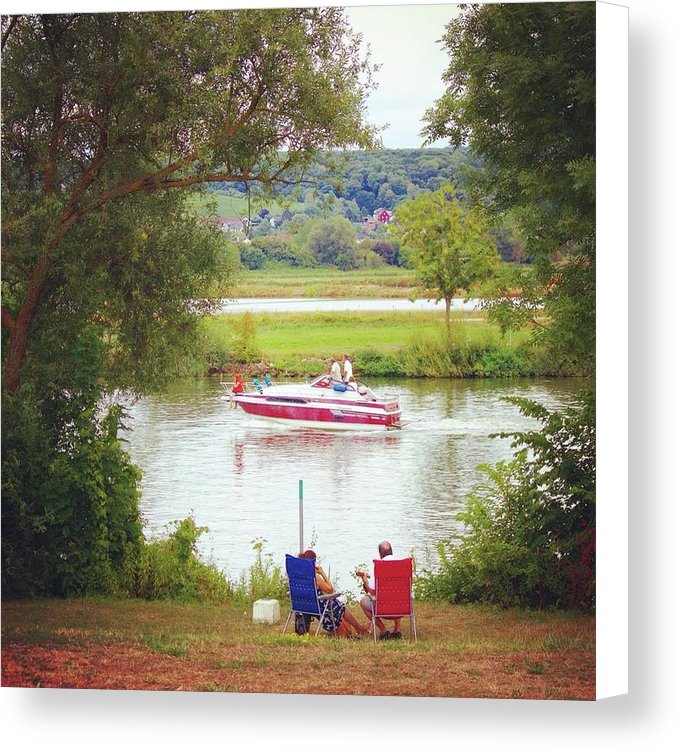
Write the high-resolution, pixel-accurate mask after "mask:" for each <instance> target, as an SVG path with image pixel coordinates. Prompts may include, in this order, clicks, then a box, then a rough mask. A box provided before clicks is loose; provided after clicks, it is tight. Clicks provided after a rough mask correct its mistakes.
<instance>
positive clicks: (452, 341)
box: [202, 310, 539, 377]
mask: <svg viewBox="0 0 678 750" xmlns="http://www.w3.org/2000/svg"><path fill="white" fill-rule="evenodd" d="M202 325H203V332H204V334H205V338H206V340H207V341H208V342H209V346H210V351H211V357H212V361H213V362H215V363H218V364H219V366H220V367H222V369H229V368H231V369H232V367H234V366H235V368H236V369H240V370H242V368H241V367H240V365H242V364H246V365H250V366H251V368H253V370H252V371H253V372H255V371H258V370H261V369H262V368H263V369H267V370H270V371H271V372H272V373H277V374H285V375H300V376H310V375H314V374H317V373H320V372H323V371H324V370H325V368H326V366H327V359H328V358H329V357H336V358H340V357H341V356H342V355H343V354H345V353H346V354H350V355H351V356H352V357H353V358H354V361H355V373H356V376H358V377H360V376H363V377H373V376H381V375H383V376H417V377H420V376H438V377H476V376H492V377H499V376H504V375H506V376H513V375H533V374H539V370H538V368H537V369H535V368H536V367H537V366H536V365H535V366H534V367H532V365H534V364H535V363H534V362H533V361H532V359H533V358H532V357H531V355H530V354H529V353H528V348H529V342H530V337H531V333H530V331H527V330H524V331H520V332H517V333H514V334H512V335H507V336H502V335H501V333H500V332H499V329H498V328H497V327H496V326H495V325H493V324H492V323H490V322H489V321H488V320H487V315H486V313H484V312H481V311H473V312H454V313H452V324H451V328H450V337H449V340H448V339H447V337H446V334H445V317H444V313H438V312H424V311H414V310H413V311H411V312H401V311H390V312H360V313H356V312H309V313H285V314H276V313H256V314H254V313H245V314H221V315H215V316H212V317H210V318H207V319H206V320H204V321H203V324H202ZM531 367H532V369H530V368H531Z"/></svg>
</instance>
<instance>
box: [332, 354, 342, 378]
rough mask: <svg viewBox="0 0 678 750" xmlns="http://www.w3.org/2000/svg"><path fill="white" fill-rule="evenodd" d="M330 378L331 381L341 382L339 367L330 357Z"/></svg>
mask: <svg viewBox="0 0 678 750" xmlns="http://www.w3.org/2000/svg"><path fill="white" fill-rule="evenodd" d="M330 376H331V378H332V380H338V381H341V367H339V363H338V362H337V360H336V359H335V358H334V357H330Z"/></svg>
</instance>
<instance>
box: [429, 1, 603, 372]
mask: <svg viewBox="0 0 678 750" xmlns="http://www.w3.org/2000/svg"><path fill="white" fill-rule="evenodd" d="M595 18H596V10H595V3H588V2H579V3H516V4H489V5H469V6H465V7H464V9H463V11H462V13H461V14H460V16H459V17H458V18H456V19H454V20H453V21H451V22H450V23H449V24H448V26H447V28H446V32H445V35H444V37H443V43H444V46H445V48H446V50H447V51H448V52H449V54H450V65H449V67H448V69H447V71H446V73H445V74H444V80H445V83H446V85H447V89H446V91H445V93H444V95H443V96H442V97H441V98H440V99H439V100H438V101H437V102H436V104H435V106H434V107H432V108H431V109H430V110H429V111H428V113H427V116H426V117H427V126H426V128H425V135H426V136H427V137H428V138H429V139H431V140H433V139H436V138H447V139H449V140H450V142H451V143H452V144H453V145H455V146H457V147H459V146H462V145H465V146H468V147H470V148H471V150H472V151H473V152H474V153H476V154H478V155H479V156H481V157H482V159H483V164H484V169H483V170H482V171H481V172H479V173H478V174H479V175H480V180H479V185H478V188H479V191H480V192H481V193H482V195H483V196H484V197H486V198H488V197H489V198H491V201H490V202H489V203H488V206H489V208H490V209H491V210H492V211H495V212H503V211H506V210H509V209H511V210H513V212H514V215H515V216H516V217H517V218H518V220H519V221H520V223H521V225H522V229H523V231H524V233H525V236H526V248H527V253H528V255H529V257H530V259H531V260H532V261H533V263H534V265H535V268H536V270H537V275H538V280H539V287H538V289H539V293H538V294H537V295H536V296H533V297H532V298H531V299H529V300H528V303H529V305H530V307H531V309H533V310H534V309H537V307H538V306H540V305H544V306H545V310H546V312H547V314H548V315H550V317H551V318H552V320H553V325H551V326H550V328H549V330H548V335H549V342H550V343H551V344H552V345H553V346H554V347H555V348H557V349H559V350H560V351H561V352H562V353H564V354H567V356H568V357H570V358H571V360H572V361H573V362H576V363H578V364H580V365H582V366H588V367H590V366H591V365H592V364H593V362H594V357H593V353H594V346H595V263H594V261H595V142H596V139H595ZM576 289H580V293H579V294H578V295H577V297H578V298H577V297H573V296H572V292H573V291H575V290H576ZM507 291H508V288H507ZM575 294H576V291H575Z"/></svg>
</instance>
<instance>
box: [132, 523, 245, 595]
mask: <svg viewBox="0 0 678 750" xmlns="http://www.w3.org/2000/svg"><path fill="white" fill-rule="evenodd" d="M171 526H173V527H174V531H173V532H171V533H170V535H169V536H168V538H166V539H159V540H155V541H153V542H150V543H149V544H146V545H145V546H144V548H143V550H142V554H141V557H140V560H139V565H138V567H137V568H136V570H134V571H132V576H131V578H130V580H129V581H128V585H129V588H130V593H131V594H132V595H133V596H137V597H141V598H144V599H179V600H183V601H201V602H211V603H217V604H218V603H221V602H224V601H226V600H227V599H228V598H229V597H230V595H231V587H230V584H229V582H228V580H227V579H226V578H225V576H224V574H223V573H222V572H221V571H219V570H218V569H217V568H216V566H215V565H213V564H207V563H204V562H202V561H201V560H199V559H198V556H197V542H198V539H199V538H200V536H201V535H202V534H204V533H205V532H206V531H207V530H208V529H207V527H206V526H196V523H195V520H194V518H193V517H192V516H189V517H188V518H184V519H183V520H181V521H173V522H172V524H171Z"/></svg>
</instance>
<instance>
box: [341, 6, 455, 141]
mask: <svg viewBox="0 0 678 750" xmlns="http://www.w3.org/2000/svg"><path fill="white" fill-rule="evenodd" d="M347 10H348V15H349V18H350V21H351V24H352V26H353V28H354V29H355V30H356V31H359V32H360V33H361V34H362V35H363V37H364V39H365V42H367V43H369V45H370V48H371V51H372V54H371V57H372V61H373V62H374V63H379V64H380V65H381V66H382V67H381V69H380V70H379V71H378V73H377V74H376V76H375V78H376V80H377V82H378V83H379V88H378V89H377V90H376V91H375V92H374V93H372V95H371V96H370V98H369V100H368V110H369V120H370V122H372V123H373V124H375V125H384V124H386V123H388V128H387V129H386V130H385V131H384V132H383V133H382V140H383V143H384V146H385V147H386V148H418V147H419V146H421V144H422V141H423V138H422V137H421V136H420V135H419V133H420V131H421V129H422V117H423V115H424V112H425V111H426V109H428V107H430V106H432V105H433V103H434V102H435V100H436V99H437V98H438V97H439V96H440V95H441V94H442V93H443V91H444V85H443V82H442V78H441V75H442V73H443V71H444V70H445V69H446V68H447V65H448V63H449V58H448V56H447V54H446V53H445V52H444V51H443V49H442V47H441V45H440V43H439V42H438V40H439V39H440V38H441V37H442V35H443V33H444V30H445V25H446V24H447V22H448V21H449V20H450V19H451V18H453V16H454V15H455V14H456V13H457V12H458V11H457V6H456V5H452V4H449V5H448V4H446V5H421V4H413V5H374V6H360V7H351V6H349V7H348V8H347ZM435 145H441V146H444V145H447V144H446V142H444V141H441V142H439V143H437V144H435Z"/></svg>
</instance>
